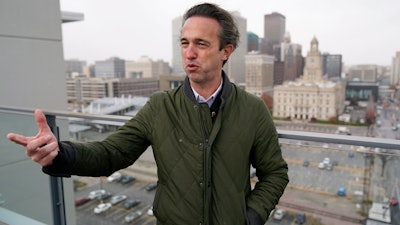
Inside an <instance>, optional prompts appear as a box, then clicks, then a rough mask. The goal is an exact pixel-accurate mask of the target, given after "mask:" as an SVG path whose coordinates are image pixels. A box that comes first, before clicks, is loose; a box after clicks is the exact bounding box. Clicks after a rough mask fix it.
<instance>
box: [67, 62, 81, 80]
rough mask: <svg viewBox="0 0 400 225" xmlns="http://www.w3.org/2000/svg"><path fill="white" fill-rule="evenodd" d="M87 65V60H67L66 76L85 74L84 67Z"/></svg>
mask: <svg viewBox="0 0 400 225" xmlns="http://www.w3.org/2000/svg"><path fill="white" fill-rule="evenodd" d="M85 66H86V61H82V60H78V59H69V60H65V75H66V77H73V76H79V75H82V74H83V68H84V67H85Z"/></svg>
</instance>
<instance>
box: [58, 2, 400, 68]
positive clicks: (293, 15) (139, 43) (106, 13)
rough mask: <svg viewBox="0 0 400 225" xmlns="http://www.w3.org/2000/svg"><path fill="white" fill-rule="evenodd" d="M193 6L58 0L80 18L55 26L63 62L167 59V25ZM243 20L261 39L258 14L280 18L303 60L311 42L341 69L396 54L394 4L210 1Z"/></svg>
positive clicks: (399, 30) (398, 29)
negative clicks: (81, 16) (60, 38)
mask: <svg viewBox="0 0 400 225" xmlns="http://www.w3.org/2000/svg"><path fill="white" fill-rule="evenodd" d="M201 2H204V1H198V0H60V7H61V10H62V11H73V12H79V13H83V14H84V20H83V21H80V22H74V23H66V24H63V25H62V32H63V43H64V57H65V59H72V58H74V59H80V60H86V61H89V62H94V61H95V60H105V59H108V58H110V57H114V56H116V57H119V58H122V59H125V60H137V59H139V58H140V57H141V56H144V55H146V56H149V57H150V58H152V59H153V60H157V59H163V60H164V61H167V62H170V63H171V60H172V20H173V19H174V18H176V17H178V16H180V15H182V14H183V13H184V12H185V11H186V10H187V9H188V8H190V7H191V6H193V5H195V4H197V3H201ZM210 2H213V3H216V4H218V5H220V6H222V7H223V8H225V9H227V10H229V11H238V12H239V13H240V14H241V16H242V17H244V18H245V19H247V30H248V31H252V32H254V33H256V34H257V35H258V36H259V37H263V36H264V22H263V20H264V15H265V14H270V13H272V12H279V13H281V14H283V15H284V16H285V17H286V31H287V32H289V33H290V36H291V40H292V43H296V44H301V45H302V47H303V56H306V55H307V52H308V51H309V49H310V42H311V39H312V38H313V37H314V36H315V37H316V38H317V39H318V41H319V49H320V51H321V52H329V53H330V54H341V55H342V56H343V62H344V63H345V64H346V65H353V64H378V65H390V64H391V60H392V58H393V57H394V56H395V54H396V52H397V51H400V1H399V0H382V1H379V0H240V1H238V0H236V1H235V0H230V1H229V0H211V1H210Z"/></svg>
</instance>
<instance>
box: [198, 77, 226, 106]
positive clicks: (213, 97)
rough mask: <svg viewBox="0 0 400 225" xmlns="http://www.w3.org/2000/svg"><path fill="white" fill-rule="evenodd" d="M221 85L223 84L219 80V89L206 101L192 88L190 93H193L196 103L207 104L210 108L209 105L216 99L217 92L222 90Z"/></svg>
mask: <svg viewBox="0 0 400 225" xmlns="http://www.w3.org/2000/svg"><path fill="white" fill-rule="evenodd" d="M222 83H223V79H222V78H221V83H220V84H219V87H218V88H217V90H216V91H215V92H214V93H213V94H212V95H211V96H210V97H209V98H208V99H205V98H204V97H203V96H201V95H200V94H199V93H197V92H196V91H195V90H194V89H193V87H192V91H193V94H194V97H195V98H196V100H197V102H199V103H203V102H206V103H207V104H208V107H211V105H212V104H213V103H214V100H215V98H216V97H217V95H218V93H219V91H220V90H221V89H222Z"/></svg>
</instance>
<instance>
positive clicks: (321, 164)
mask: <svg viewBox="0 0 400 225" xmlns="http://www.w3.org/2000/svg"><path fill="white" fill-rule="evenodd" d="M318 168H320V169H321V170H323V169H324V168H325V163H324V162H320V163H319V164H318Z"/></svg>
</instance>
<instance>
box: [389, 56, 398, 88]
mask: <svg viewBox="0 0 400 225" xmlns="http://www.w3.org/2000/svg"><path fill="white" fill-rule="evenodd" d="M399 81H400V51H398V52H396V56H395V57H393V58H392V68H391V73H390V84H392V85H398V84H399Z"/></svg>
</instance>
